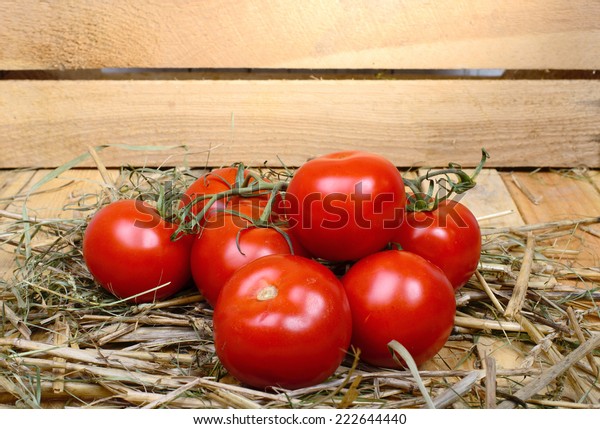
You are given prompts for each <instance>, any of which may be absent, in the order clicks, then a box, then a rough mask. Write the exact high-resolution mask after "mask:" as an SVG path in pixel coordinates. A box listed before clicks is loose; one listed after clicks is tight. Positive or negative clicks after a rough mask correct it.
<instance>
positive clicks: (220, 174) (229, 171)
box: [180, 167, 247, 219]
mask: <svg viewBox="0 0 600 429" xmlns="http://www.w3.org/2000/svg"><path fill="white" fill-rule="evenodd" d="M237 175H238V168H237V167H224V168H217V169H215V170H212V171H210V172H208V173H206V174H203V175H202V176H200V177H199V178H198V179H196V181H195V182H193V183H192V184H191V185H190V186H189V187H188V189H187V190H186V191H185V193H184V194H183V196H182V198H181V203H180V206H181V207H183V206H184V205H187V204H190V203H192V202H193V201H194V200H195V199H196V198H198V197H201V196H204V195H213V194H218V193H221V192H225V191H228V190H230V189H231V188H233V186H234V185H235V183H236V179H237ZM246 175H247V174H246ZM207 202H208V199H203V200H198V201H197V202H195V203H194V205H193V206H192V208H191V210H190V212H191V213H192V214H193V215H198V214H199V213H200V212H201V211H202V209H203V208H204V206H205V205H206V203H207ZM226 202H227V201H226V200H218V201H216V202H215V204H213V205H212V206H211V208H210V209H209V212H208V213H207V215H206V216H205V217H204V218H205V219H207V218H208V217H209V216H210V214H212V213H215V212H216V211H218V210H223V208H224V207H225V205H226Z"/></svg>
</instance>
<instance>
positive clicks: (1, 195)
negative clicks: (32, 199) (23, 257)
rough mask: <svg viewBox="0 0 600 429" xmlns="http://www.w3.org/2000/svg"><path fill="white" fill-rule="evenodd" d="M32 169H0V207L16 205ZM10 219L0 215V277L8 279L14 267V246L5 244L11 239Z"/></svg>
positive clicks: (30, 176)
mask: <svg viewBox="0 0 600 429" xmlns="http://www.w3.org/2000/svg"><path fill="white" fill-rule="evenodd" d="M34 174H35V172H33V171H10V170H4V171H1V170H0V209H2V210H6V209H10V208H11V207H12V209H15V208H16V207H18V204H19V201H22V200H21V199H20V195H21V194H22V191H23V190H24V189H25V188H26V187H27V186H28V184H29V183H30V182H31V179H32V178H33V176H34ZM11 223H12V221H10V220H8V219H6V218H4V217H2V216H0V279H8V278H10V276H11V275H12V271H13V269H14V268H15V265H14V260H15V254H14V247H13V246H12V245H10V244H6V242H7V241H9V240H11V239H13V238H14V237H13V235H12V234H11V230H10V229H9V225H11Z"/></svg>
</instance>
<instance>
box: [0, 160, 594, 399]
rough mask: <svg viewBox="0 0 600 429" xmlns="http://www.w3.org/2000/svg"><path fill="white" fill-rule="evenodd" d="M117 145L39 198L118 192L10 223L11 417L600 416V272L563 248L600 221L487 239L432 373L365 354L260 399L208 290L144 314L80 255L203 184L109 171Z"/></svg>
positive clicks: (51, 177)
mask: <svg viewBox="0 0 600 429" xmlns="http://www.w3.org/2000/svg"><path fill="white" fill-rule="evenodd" d="M101 149H102V148H95V149H90V151H89V153H88V154H85V155H82V157H79V158H78V159H76V160H73V162H71V163H68V164H67V165H65V166H63V167H61V168H59V169H57V170H55V171H53V172H51V173H49V174H48V175H47V176H46V177H45V178H43V179H42V180H41V181H40V182H38V183H36V184H35V185H34V186H33V187H32V188H31V189H30V192H29V196H31V195H33V194H34V193H40V192H50V193H54V194H56V195H60V196H61V198H63V197H66V195H65V193H61V187H60V186H58V187H57V186H56V185H55V179H56V178H57V177H58V176H60V175H61V174H62V173H64V172H65V171H67V170H69V169H70V168H72V167H74V166H76V165H77V164H78V163H79V162H81V161H82V160H83V159H84V158H86V157H90V156H91V157H92V158H93V159H95V160H96V163H97V164H98V167H99V171H100V173H102V174H101V179H102V180H103V182H104V185H103V188H102V189H101V190H100V191H99V192H97V193H96V194H93V195H91V194H81V195H76V196H71V201H70V202H69V207H67V208H65V210H64V212H63V213H61V216H60V218H53V219H43V218H39V217H35V216H33V215H30V213H29V212H28V205H27V204H28V203H27V199H25V200H24V203H23V205H22V210H14V211H10V210H8V211H7V210H3V211H1V212H0V217H2V221H1V222H0V228H1V229H0V237H1V239H2V241H3V245H4V247H5V248H6V247H10V248H12V249H13V250H14V252H15V253H14V255H15V266H16V270H15V271H14V273H11V274H9V275H7V276H6V277H5V280H2V283H0V316H1V317H2V325H1V327H2V335H1V338H0V406H3V407H27V408H39V407H49V406H52V407H116V408H122V407H144V408H202V407H217V408H222V407H232V408H290V407H292V408H315V407H319V408H321V407H343V408H353V407H361V408H402V407H411V408H418V407H425V406H434V407H459V408H464V407H468V408H484V407H487V408H494V407H500V408H506V407H531V408H540V407H541V408H597V407H598V403H600V383H599V381H598V377H599V372H598V368H599V366H600V365H599V364H600V361H599V360H600V351H599V346H600V309H599V307H598V299H599V298H600V296H599V291H598V287H599V284H600V283H599V282H600V270H598V267H578V268H573V267H572V263H571V260H570V259H569V258H567V257H565V253H564V252H557V250H560V247H557V243H560V240H561V237H563V238H564V237H567V239H568V238H569V237H570V236H572V235H573V234H575V232H576V231H577V232H578V233H580V232H581V231H584V232H585V231H586V229H583V228H582V227H585V226H589V225H592V224H594V223H598V222H599V219H598V218H585V219H572V220H569V221H563V222H554V223H547V224H538V225H526V226H522V227H514V228H486V229H485V230H484V231H483V234H484V243H483V251H482V259H481V264H480V268H479V270H478V272H477V273H476V275H475V276H473V278H472V279H471V281H470V282H469V283H468V284H467V285H466V286H465V287H464V288H463V289H461V291H460V292H459V293H458V294H457V302H458V306H457V316H456V324H455V329H454V332H453V335H452V337H451V339H450V341H449V342H448V344H447V346H446V347H445V348H444V350H443V351H442V352H441V353H440V355H439V356H438V357H437V358H436V359H434V361H433V362H430V363H429V364H428V365H426V366H425V367H424V368H421V369H420V370H419V371H417V372H415V371H414V370H413V371H411V370H409V369H406V370H400V369H399V370H383V369H381V368H373V367H370V366H368V365H365V364H363V363H362V362H360V361H359V360H358V359H355V358H354V357H353V356H351V355H350V354H349V356H348V358H347V359H346V361H344V363H343V365H342V366H340V368H339V369H338V371H337V372H336V374H335V375H333V376H332V377H331V378H330V379H329V380H327V381H326V382H324V383H322V384H321V385H317V386H311V387H308V388H304V389H299V390H295V391H287V390H282V389H273V390H271V391H258V390H254V389H251V388H248V387H246V386H242V385H239V384H238V383H237V382H236V381H235V380H234V379H233V378H232V377H230V376H229V375H227V373H226V371H225V370H224V369H223V367H222V366H221V365H220V363H219V362H218V359H217V358H216V356H215V353H214V347H213V342H212V321H211V315H212V310H211V308H210V307H209V306H208V304H207V303H206V302H205V301H204V300H203V299H202V297H201V296H200V295H199V294H198V293H197V292H196V291H195V290H193V289H191V288H190V289H187V290H185V291H183V292H181V293H180V294H179V295H177V296H175V297H173V298H172V299H170V300H167V301H164V302H157V303H154V304H142V305H130V304H128V303H126V302H123V301H119V300H116V299H114V298H112V297H110V296H108V295H107V294H106V293H105V292H103V291H102V290H101V289H100V288H99V287H97V286H96V285H95V284H94V283H93V281H92V279H91V277H90V275H89V273H88V272H87V270H86V268H85V265H84V263H83V261H82V255H81V250H80V249H81V238H82V234H83V231H84V228H85V225H86V219H87V218H88V217H89V216H90V215H91V214H93V213H94V212H95V211H96V210H97V209H98V208H99V207H100V206H102V205H103V204H105V203H107V202H108V201H109V200H111V199H114V198H123V197H143V198H144V199H146V200H152V201H155V202H156V203H157V204H160V205H162V206H163V208H165V207H168V205H169V203H170V201H172V200H173V197H174V196H176V195H177V192H179V191H181V190H183V189H185V187H186V186H187V185H188V184H189V183H191V181H192V180H194V179H195V178H196V177H197V176H198V172H196V171H192V170H190V169H187V168H177V169H150V168H129V167H124V168H122V169H120V171H118V172H115V171H114V170H113V171H111V170H106V169H105V168H104V167H103V166H102V164H101V160H100V156H99V153H98V152H99V151H100V150H101ZM153 149H156V148H153ZM116 173H118V174H116ZM267 173H268V174H272V172H270V171H267ZM43 189H50V191H44V190H43ZM72 208H76V209H77V216H69V214H71V213H74V212H73V211H72V210H71V209H72ZM558 246H559V245H558ZM307 347H310V345H307ZM317 358H318V357H317ZM423 389H425V390H423ZM423 393H425V396H424V395H423Z"/></svg>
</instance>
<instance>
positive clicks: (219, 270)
mask: <svg viewBox="0 0 600 429" xmlns="http://www.w3.org/2000/svg"><path fill="white" fill-rule="evenodd" d="M255 203H256V202H255V201H248V200H246V199H240V200H239V201H238V202H237V204H235V205H233V206H231V207H228V211H225V212H221V213H217V214H216V215H213V216H212V217H211V218H210V219H209V220H208V221H207V222H206V224H205V225H204V227H203V229H202V232H201V233H200V234H199V235H198V238H197V239H196V240H194V245H193V247H192V254H191V259H190V261H191V268H192V276H193V278H194V283H195V284H196V287H197V288H198V290H199V291H200V293H202V295H203V296H204V298H205V299H206V300H207V301H208V303H209V304H211V305H212V306H213V307H214V305H215V303H216V302H217V298H218V296H219V292H220V291H221V288H222V287H223V285H224V284H225V282H226V281H227V280H228V279H229V277H231V275H232V274H233V273H234V272H235V270H237V269H238V268H240V267H241V266H243V265H245V264H247V263H249V262H251V261H253V260H255V259H257V258H260V257H261V256H266V255H271V254H279V253H287V254H289V253H291V252H292V250H291V249H290V246H289V244H288V242H287V240H286V239H285V237H284V236H283V235H282V234H281V233H280V232H278V231H277V230H275V229H274V228H259V227H255V226H253V225H252V222H251V221H250V220H248V219H245V218H244V217H241V216H238V215H237V214H234V213H232V212H230V211H229V209H232V210H235V211H236V212H237V213H239V214H241V215H242V216H248V217H249V218H251V219H256V218H258V216H260V213H261V212H262V209H261V208H260V207H257V205H256V204H255ZM238 246H239V247H238ZM292 248H293V249H294V253H296V254H300V255H306V252H305V251H304V250H303V249H302V248H301V246H299V245H298V244H297V243H294V242H293V241H292Z"/></svg>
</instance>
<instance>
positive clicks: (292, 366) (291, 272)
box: [213, 255, 352, 389]
mask: <svg viewBox="0 0 600 429" xmlns="http://www.w3.org/2000/svg"><path fill="white" fill-rule="evenodd" d="M213 317H214V340H215V350H216V353H217V356H218V357H219V359H220V361H221V363H222V364H223V366H224V367H225V368H226V369H227V371H229V373H230V374H231V375H233V376H234V377H236V378H237V379H238V380H240V381H241V382H243V383H245V384H248V385H250V386H253V387H255V388H260V389H264V388H267V387H271V386H278V387H282V388H286V389H297V388H301V387H306V386H310V385H314V384H317V383H320V382H322V381H324V380H325V379H327V378H328V377H329V376H331V375H332V374H333V373H334V372H335V370H336V369H337V368H338V366H339V365H340V363H341V362H342V359H343V358H344V355H345V353H346V350H347V348H348V346H349V344H350V337H351V331H352V320H351V315H350V308H349V306H348V300H347V298H346V295H345V294H344V289H343V287H342V285H341V283H340V281H339V280H338V279H337V277H335V276H334V275H333V273H331V271H329V270H328V269H327V268H326V267H325V266H323V265H321V264H319V263H318V262H315V261H312V260H310V259H307V258H303V257H301V256H293V255H271V256H265V257H263V258H260V259H257V260H255V261H253V262H251V263H249V264H248V265H245V266H244V267H242V268H240V269H239V270H238V271H236V273H235V274H234V275H233V276H232V277H231V278H230V280H229V281H228V282H227V284H226V285H225V286H224V288H223V291H222V293H221V295H220V296H219V300H218V302H217V306H216V308H215V312H214V316H213Z"/></svg>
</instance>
